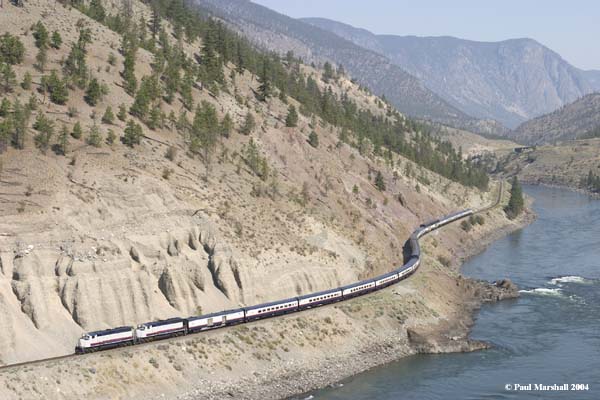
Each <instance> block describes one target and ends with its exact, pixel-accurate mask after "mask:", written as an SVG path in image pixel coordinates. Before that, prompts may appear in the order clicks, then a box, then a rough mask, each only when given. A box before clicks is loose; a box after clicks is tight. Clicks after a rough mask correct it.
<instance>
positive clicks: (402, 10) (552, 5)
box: [252, 0, 600, 70]
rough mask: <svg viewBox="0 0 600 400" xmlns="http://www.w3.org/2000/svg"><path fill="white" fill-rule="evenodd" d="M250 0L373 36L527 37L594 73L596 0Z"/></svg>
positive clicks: (598, 27) (598, 37)
mask: <svg viewBox="0 0 600 400" xmlns="http://www.w3.org/2000/svg"><path fill="white" fill-rule="evenodd" d="M252 1H253V2H255V3H258V4H262V5H264V6H267V7H269V8H271V9H273V10H276V11H278V12H281V13H283V14H286V15H289V16H290V17H294V18H299V17H324V18H330V19H334V20H336V21H340V22H345V23H348V24H350V25H353V26H355V27H359V28H365V29H367V30H369V31H371V32H374V33H379V34H395V35H417V36H456V37H459V38H463V39H471V40H481V41H499V40H505V39H513V38H523V37H528V38H532V39H535V40H537V41H538V42H540V43H542V44H544V45H546V46H548V47H549V48H551V49H552V50H554V51H556V52H557V53H559V54H560V55H561V56H562V57H563V58H564V59H565V60H567V61H568V62H570V63H571V64H573V65H574V66H576V67H578V68H581V69H598V70H600V46H598V43H600V1H598V0H495V1H491V0H410V1H408V0H252ZM594 43H596V45H594Z"/></svg>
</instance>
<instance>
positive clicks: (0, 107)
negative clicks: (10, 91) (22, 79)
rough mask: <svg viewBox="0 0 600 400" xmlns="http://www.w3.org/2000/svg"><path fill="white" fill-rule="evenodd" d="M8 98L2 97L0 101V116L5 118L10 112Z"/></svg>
mask: <svg viewBox="0 0 600 400" xmlns="http://www.w3.org/2000/svg"><path fill="white" fill-rule="evenodd" d="M10 107H11V104H10V100H8V99H7V98H3V99H2V102H1V103H0V117H2V118H6V117H8V116H9V114H10Z"/></svg>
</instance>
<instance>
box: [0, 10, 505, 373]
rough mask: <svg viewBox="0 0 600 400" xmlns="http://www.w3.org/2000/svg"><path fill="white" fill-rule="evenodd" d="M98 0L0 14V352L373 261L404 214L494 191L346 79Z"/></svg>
mask: <svg viewBox="0 0 600 400" xmlns="http://www.w3.org/2000/svg"><path fill="white" fill-rule="evenodd" d="M102 4H103V3H98V2H95V3H91V4H90V7H87V6H80V9H76V8H71V7H64V6H62V5H60V4H54V2H44V1H42V2H40V3H27V4H25V6H24V7H14V6H13V5H5V8H4V9H3V12H2V13H1V14H0V26H2V27H3V30H4V33H5V34H4V35H3V36H2V38H1V40H2V46H0V49H2V53H1V54H2V58H3V62H2V68H3V70H4V71H10V73H7V74H8V75H10V76H11V78H10V79H8V81H7V83H6V84H5V85H4V86H3V88H2V90H3V92H2V96H1V97H2V99H1V103H2V114H1V116H0V127H1V131H0V144H1V145H0V150H1V151H2V153H1V154H0V162H1V165H2V168H1V170H0V185H1V186H0V187H1V190H0V215H1V218H0V311H1V312H0V324H2V326H3V327H5V329H3V330H2V332H1V333H0V362H1V363H4V364H6V363H14V362H19V361H25V360H31V359H37V358H43V357H49V356H56V355H61V354H69V353H71V352H72V349H73V344H74V343H75V341H76V339H77V338H78V336H79V335H80V334H81V333H82V332H84V331H89V330H95V329H100V328H107V327H114V326H120V325H136V324H138V323H141V322H145V321H148V320H153V319H158V318H166V317H171V316H177V315H181V316H187V315H194V314H199V313H206V312H211V311H215V310H220V309H223V308H227V307H236V306H240V305H249V304H255V303H258V302H260V301H268V300H273V299H277V298H281V297H286V296H292V295H298V294H301V293H307V292H311V291H316V290H319V289H324V288H329V287H332V286H339V285H341V284H345V283H349V282H353V281H356V280H358V279H360V278H364V277H367V276H372V275H373V274H375V273H377V272H382V271H387V270H388V268H389V267H390V266H391V265H395V264H397V263H398V260H401V259H402V246H403V244H404V241H405V240H406V238H407V237H408V234H409V232H411V231H412V229H413V228H414V227H415V226H417V225H418V224H419V223H420V221H422V220H426V219H429V218H431V217H433V216H437V215H439V214H443V213H446V212H448V211H450V210H455V209H457V208H461V207H465V206H466V205H469V206H473V207H476V206H479V205H481V204H484V203H485V202H486V201H488V199H487V198H488V197H489V196H493V195H492V194H491V193H489V192H488V193H486V191H485V190H486V188H487V177H486V176H485V175H484V174H483V173H482V172H481V171H480V170H479V169H477V168H476V167H475V166H472V165H470V164H469V163H466V162H464V161H463V160H462V159H460V157H459V155H458V153H457V152H455V151H454V150H453V149H452V148H451V147H449V146H447V145H446V144H444V143H441V142H438V141H436V140H435V139H432V138H430V137H429V136H428V135H426V134H425V133H424V129H425V127H423V126H421V125H419V124H417V123H416V122H414V121H411V120H410V119H407V118H406V117H404V116H403V115H401V114H399V113H398V112H397V111H396V110H394V109H393V108H392V107H391V106H389V105H387V104H385V103H384V102H383V101H382V100H381V99H378V98H376V97H374V96H373V95H370V94H369V93H367V92H366V91H364V90H362V89H361V88H359V87H358V86H357V85H355V84H353V83H352V82H350V81H349V80H348V78H346V77H344V76H337V77H335V78H328V77H326V76H325V75H324V74H323V72H322V71H318V70H315V69H313V68H311V67H309V66H306V65H303V64H301V63H299V61H297V60H294V59H288V60H286V63H285V64H283V63H281V62H279V60H278V59H276V58H272V56H271V55H268V54H264V53H260V52H256V51H255V50H253V49H252V48H251V47H248V46H247V44H246V42H245V41H243V40H242V39H239V38H237V37H236V36H235V35H233V34H230V33H228V31H226V30H225V29H224V27H223V26H222V25H219V24H218V23H217V22H215V21H213V20H210V21H208V20H205V19H201V18H197V17H196V16H195V15H194V14H193V13H190V12H187V13H186V12H185V11H186V9H185V8H177V3H172V2H165V3H157V4H159V5H160V7H158V8H156V9H155V10H154V11H153V12H152V11H151V10H150V9H149V8H148V7H146V6H145V5H143V4H141V3H137V2H134V3H132V4H133V6H134V7H133V8H132V9H131V10H127V9H125V10H123V9H122V8H120V7H121V6H120V3H118V4H117V3H115V4H112V3H105V6H103V5H102ZM92 5H93V6H92ZM117 6H118V7H117ZM82 11H84V12H85V13H86V14H87V15H89V16H93V17H94V18H96V20H94V19H92V18H90V17H88V16H86V15H84V13H82ZM98 21H102V22H103V24H101V23H99V22H98ZM136 21H137V22H136ZM146 21H148V22H146ZM152 21H157V22H156V24H155V23H150V22H152ZM169 21H173V23H175V26H176V27H178V28H176V29H175V28H173V25H171V22H169ZM109 27H110V28H109ZM153 27H157V29H155V30H154V32H156V33H155V36H153ZM181 28H184V29H186V30H187V33H185V34H184V33H183V32H182V30H181ZM194 29H195V30H196V31H194ZM58 37H60V40H58ZM154 37H155V38H156V39H155V38H154ZM216 37H219V38H220V39H219V40H216V41H213V39H214V38H216ZM177 39H179V40H177ZM231 48H235V49H237V50H238V55H237V57H236V58H237V61H238V63H239V64H237V65H236V64H234V63H232V62H231V61H230V60H228V59H227V58H226V57H227V54H232V52H231V51H230V50H231ZM199 60H200V61H201V62H200V63H199V62H198V61H199ZM240 64H243V65H246V66H247V68H244V67H243V66H241V65H240ZM251 70H255V71H260V74H261V76H256V75H254V74H253V73H252V72H251ZM326 80H327V82H328V83H327V82H325V81H326ZM302 82H305V84H306V86H305V85H304V84H302ZM285 93H288V94H289V95H286V94H285ZM293 96H296V97H293ZM315 99H319V100H320V101H318V102H316V101H315ZM292 106H294V107H293V109H294V113H295V114H296V118H295V120H294V118H292V117H291V116H290V115H291V114H293V113H292V112H291V110H292ZM296 110H298V111H296ZM328 121H329V122H328ZM286 125H289V127H286ZM376 176H380V178H382V182H383V185H381V184H379V185H378V187H376V186H375V178H376ZM478 187H480V188H481V190H480V189H478Z"/></svg>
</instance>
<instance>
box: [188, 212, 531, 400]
mask: <svg viewBox="0 0 600 400" xmlns="http://www.w3.org/2000/svg"><path fill="white" fill-rule="evenodd" d="M535 217H536V216H535V214H534V213H533V212H532V211H530V210H529V209H528V210H527V211H526V213H525V214H524V215H523V216H522V217H521V218H520V219H519V220H518V221H517V222H516V223H515V224H511V225H506V226H503V227H501V228H500V229H497V230H494V231H492V232H489V233H488V234H486V235H484V236H483V237H479V238H477V239H473V240H472V241H471V243H470V244H469V245H467V246H464V247H459V248H457V249H456V253H457V255H458V256H459V260H460V261H459V262H458V263H457V265H456V267H458V268H460V266H462V264H463V263H464V261H465V260H467V259H468V258H470V257H472V256H475V255H477V254H479V253H481V252H483V251H484V250H485V249H486V248H487V246H489V245H490V244H491V243H492V242H494V241H496V240H498V239H500V238H501V237H503V236H506V235H508V234H510V233H511V232H514V231H515V230H518V229H521V228H522V227H524V226H526V225H528V224H530V223H532V222H533V221H534V220H535ZM456 285H457V286H459V287H460V288H461V290H462V291H465V292H466V293H469V294H470V296H467V298H468V297H471V298H469V299H468V301H466V302H465V303H464V304H463V308H462V312H459V313H457V314H455V315H454V316H453V317H454V318H452V319H450V320H449V321H447V322H446V323H442V324H440V325H439V326H437V327H435V328H434V329H430V328H425V329H418V328H408V329H406V341H403V340H398V337H389V338H386V339H384V340H381V341H379V342H375V343H371V344H369V345H368V346H366V347H363V348H360V349H358V350H357V351H356V352H345V353H342V354H340V355H339V356H338V357H335V358H330V357H327V358H325V359H321V358H319V357H317V358H313V359H311V360H304V362H301V363H300V364H299V365H295V366H294V369H295V370H296V371H301V373H297V372H294V373H284V374H281V370H280V369H279V368H277V367H276V368H274V369H273V370H272V371H269V373H267V374H260V375H259V376H256V377H255V379H252V380H244V381H242V382H236V383H235V384H234V385H229V386H227V388H226V389H225V388H223V386H221V385H219V386H220V387H221V389H224V390H217V391H216V393H215V394H214V395H212V396H210V395H209V396H208V397H206V396H207V391H206V390H205V389H200V390H194V391H192V392H190V393H187V394H185V395H183V396H180V397H178V399H179V400H198V399H205V398H207V399H214V400H217V399H222V398H223V396H224V395H228V396H230V397H231V398H236V399H238V398H239V399H255V398H261V399H290V400H291V399H302V398H306V397H308V396H309V393H310V392H311V391H313V390H317V389H319V388H324V387H328V386H334V385H337V384H339V382H340V381H342V380H344V379H347V378H349V377H351V376H353V375H357V374H360V373H363V372H365V371H367V370H370V369H372V368H376V367H381V366H383V365H385V364H388V363H391V362H394V361H397V360H399V359H400V358H403V357H407V356H411V355H415V354H441V353H456V352H471V351H478V350H484V349H488V348H490V347H491V345H490V344H488V343H486V342H483V341H478V340H473V339H471V338H469V336H468V335H469V333H470V331H471V327H472V326H473V323H474V320H473V317H474V314H475V313H476V311H477V310H478V309H479V308H480V307H481V305H482V304H484V303H488V302H496V301H502V300H505V299H512V298H516V297H519V289H518V287H517V286H516V285H515V284H513V283H512V282H511V281H510V280H508V279H500V280H498V281H497V282H494V283H490V282H486V281H481V280H475V279H471V278H465V277H463V276H462V275H460V274H459V275H458V276H457V277H456ZM205 384H207V385H210V383H209V382H205Z"/></svg>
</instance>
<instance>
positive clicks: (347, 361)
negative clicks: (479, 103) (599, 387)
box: [0, 207, 532, 399]
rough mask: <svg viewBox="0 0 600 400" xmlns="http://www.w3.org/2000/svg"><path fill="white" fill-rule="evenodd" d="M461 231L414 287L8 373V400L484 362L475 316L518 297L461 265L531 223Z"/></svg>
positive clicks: (432, 252)
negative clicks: (478, 353)
mask: <svg viewBox="0 0 600 400" xmlns="http://www.w3.org/2000/svg"><path fill="white" fill-rule="evenodd" d="M482 217H483V224H482V225H480V224H475V225H471V226H468V227H467V226H466V225H464V224H463V225H462V226H461V223H460V222H458V223H455V224H452V225H450V226H447V227H444V228H442V229H441V230H439V231H437V232H435V233H433V234H431V235H429V236H427V237H426V238H424V239H422V240H421V246H422V249H423V251H424V258H423V262H422V264H421V267H420V268H419V270H418V271H417V272H416V273H415V274H414V275H413V276H411V277H410V278H409V279H407V280H405V281H402V282H400V283H399V284H397V285H394V286H391V287H389V288H387V289H385V290H383V291H381V292H378V293H373V294H371V295H367V296H365V297H362V298H356V299H353V300H350V301H347V302H344V303H338V304H336V305H331V306H326V307H322V308H319V309H315V310H310V311H308V312H302V313H299V314H295V315H289V316H285V317H282V318H275V319H270V320H265V321H259V322H256V323H251V324H247V325H241V326H236V327H231V328H226V329H222V330H217V331H211V332H205V333H201V334H198V335H193V336H188V337H184V338H179V339H172V340H169V341H165V342H158V343H150V344H145V345H141V346H135V347H130V348H124V349H116V350H113V351H107V352H102V353H97V354H92V355H87V356H81V357H72V358H69V359H63V360H59V361H51V362H45V363H40V364H33V365H29V366H22V367H16V368H9V369H4V370H2V371H0V382H2V386H1V388H0V397H2V398H5V399H18V398H33V399H35V398H40V399H42V398H43V399H63V398H80V397H86V398H123V399H125V398H127V399H137V398H139V399H141V398H147V397H148V395H149V394H151V395H153V396H155V397H158V398H178V399H223V398H228V397H231V398H236V399H237V398H242V399H256V398H265V399H279V398H286V397H288V396H292V395H295V394H298V393H303V392H306V391H309V390H311V389H315V388H318V387H323V386H327V385H330V384H334V383H335V382H337V381H339V380H341V379H343V378H346V377H348V376H351V375H353V374H356V373H359V372H362V371H364V370H366V369H369V368H372V367H375V366H378V365H382V364H385V363H387V362H390V361H393V360H396V359H398V358H401V357H404V356H408V355H412V354H416V353H443V352H463V351H473V350H479V349H483V348H486V347H487V344H485V343H481V342H478V341H473V340H471V339H469V337H468V333H469V329H470V327H471V325H472V323H473V319H472V317H473V313H474V311H475V310H477V309H478V308H479V307H480V305H481V304H482V303H484V302H488V301H497V300H501V299H504V298H510V297H515V296H518V291H517V289H516V287H515V286H514V285H512V283H510V282H509V281H504V280H502V279H501V278H503V277H502V276H498V279H499V282H498V283H497V284H489V283H486V282H480V281H474V280H471V279H467V278H464V277H462V276H461V275H460V273H459V268H460V265H461V264H462V261H463V260H464V259H465V258H466V257H469V256H471V255H473V254H476V253H478V252H480V251H482V250H483V249H484V248H485V246H486V245H487V244H489V243H490V242H491V241H493V240H495V239H497V238H498V237H499V236H501V235H504V234H506V233H508V232H510V231H512V230H515V229H518V228H519V227H521V226H523V225H524V224H526V223H528V222H530V221H531V219H532V214H531V213H527V214H525V215H523V216H522V217H521V219H519V220H516V221H509V220H507V219H506V218H505V217H504V214H503V212H502V211H501V207H497V208H495V209H492V210H489V211H487V212H485V213H483V214H482Z"/></svg>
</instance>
